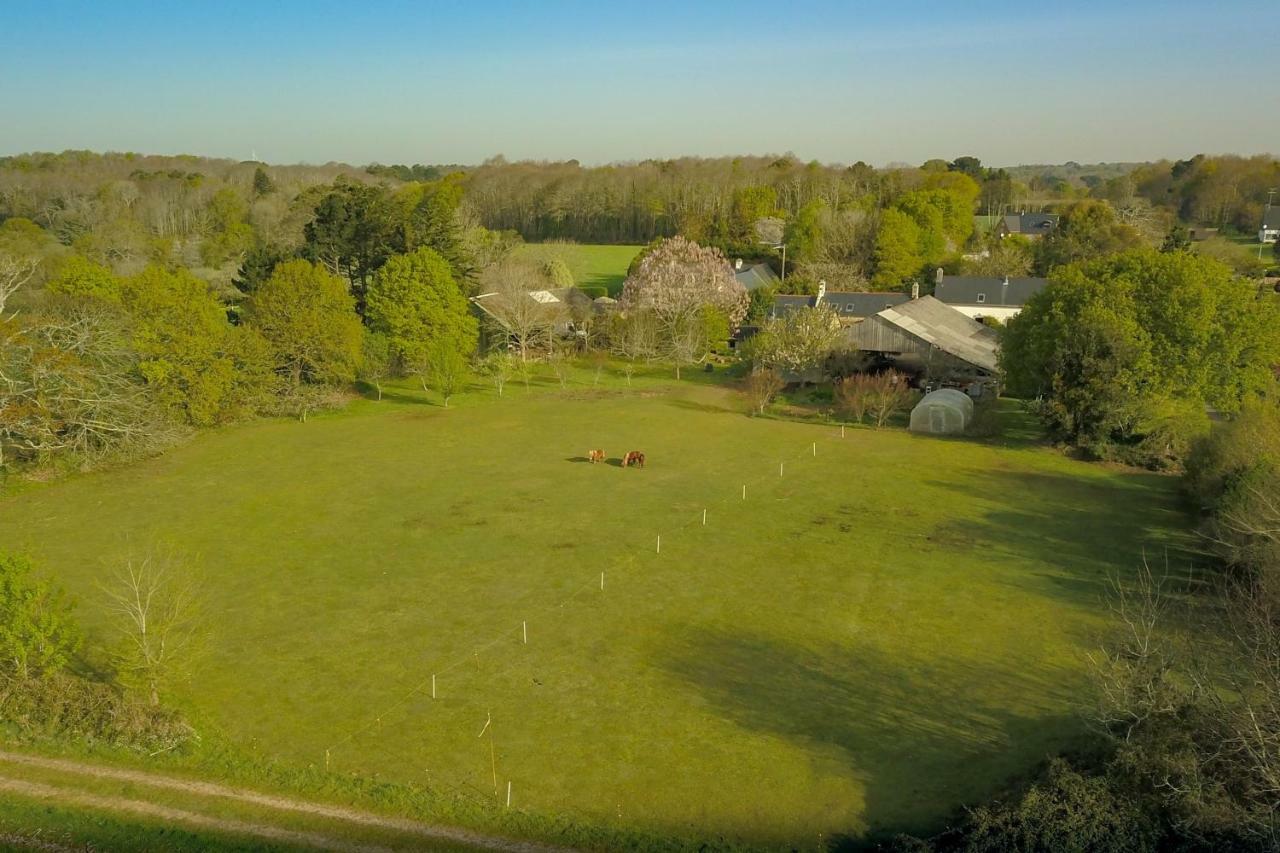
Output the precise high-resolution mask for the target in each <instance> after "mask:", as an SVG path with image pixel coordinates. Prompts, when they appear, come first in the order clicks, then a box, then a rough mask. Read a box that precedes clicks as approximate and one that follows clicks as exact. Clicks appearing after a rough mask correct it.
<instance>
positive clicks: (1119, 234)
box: [1036, 199, 1143, 275]
mask: <svg viewBox="0 0 1280 853" xmlns="http://www.w3.org/2000/svg"><path fill="white" fill-rule="evenodd" d="M1142 243H1143V240H1142V235H1141V234H1140V233H1139V232H1138V230H1137V229H1136V228H1134V227H1133V226H1132V225H1126V224H1125V223H1123V222H1121V221H1119V219H1117V218H1116V213H1115V210H1114V209H1113V208H1112V207H1111V205H1109V204H1107V203H1106V202H1105V201H1098V200H1096V199H1085V200H1084V201H1078V202H1075V203H1074V204H1072V205H1070V206H1069V207H1067V208H1066V210H1064V211H1063V212H1062V215H1061V217H1060V218H1059V220H1058V227H1057V228H1055V229H1054V230H1053V231H1051V232H1050V233H1049V234H1047V235H1045V236H1044V237H1042V238H1041V239H1040V240H1039V242H1038V243H1037V244H1036V272H1037V273H1038V274H1040V275H1047V274H1048V273H1050V272H1051V271H1052V270H1053V269H1054V268H1055V267H1060V266H1064V265H1066V264H1070V263H1074V262H1076V261H1089V260H1093V259H1094V258H1101V257H1104V256H1106V255H1114V254H1117V253H1119V252H1124V251H1128V250H1129V249H1136V248H1138V247H1140V246H1141V245H1142Z"/></svg>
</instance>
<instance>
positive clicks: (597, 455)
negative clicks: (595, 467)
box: [587, 450, 604, 464]
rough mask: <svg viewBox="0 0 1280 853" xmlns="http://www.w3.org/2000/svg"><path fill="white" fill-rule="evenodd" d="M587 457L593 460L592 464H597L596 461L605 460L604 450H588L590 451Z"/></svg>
mask: <svg viewBox="0 0 1280 853" xmlns="http://www.w3.org/2000/svg"><path fill="white" fill-rule="evenodd" d="M587 458H588V459H590V460H591V462H592V464H595V463H596V462H603V461H604V451H603V450H591V451H588V453H587Z"/></svg>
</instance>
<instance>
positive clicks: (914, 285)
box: [911, 270, 941, 299]
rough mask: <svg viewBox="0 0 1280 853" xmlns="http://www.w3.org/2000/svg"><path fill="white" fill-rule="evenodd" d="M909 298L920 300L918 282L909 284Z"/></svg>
mask: <svg viewBox="0 0 1280 853" xmlns="http://www.w3.org/2000/svg"><path fill="white" fill-rule="evenodd" d="M939 272H941V270H939ZM911 298H912V299H919V298H920V282H918V281H913V282H911Z"/></svg>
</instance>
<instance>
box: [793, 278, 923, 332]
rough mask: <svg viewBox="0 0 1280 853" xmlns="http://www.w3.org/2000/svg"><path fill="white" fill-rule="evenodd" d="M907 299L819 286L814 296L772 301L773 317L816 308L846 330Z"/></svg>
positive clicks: (895, 294) (889, 294)
mask: <svg viewBox="0 0 1280 853" xmlns="http://www.w3.org/2000/svg"><path fill="white" fill-rule="evenodd" d="M907 299H908V297H907V295H906V294H905V293H865V292H859V291H839V290H832V291H828V290H827V286H826V285H825V284H820V285H818V293H817V295H816V296H806V295H800V296H795V295H790V294H784V295H779V296H777V297H775V298H774V300H773V316H775V317H781V316H783V315H784V314H787V313H789V312H791V311H795V310H797V309H800V308H815V307H817V306H819V305H821V306H823V307H824V308H830V309H831V310H832V311H834V312H835V313H836V316H838V317H839V318H840V322H841V323H842V324H844V325H846V326H848V325H852V324H853V323H859V322H861V321H863V320H865V319H866V318H868V317H870V316H871V315H872V314H875V313H876V312H878V311H883V310H884V309H886V308H891V307H892V306H894V305H901V304H902V303H904V302H906V301H907Z"/></svg>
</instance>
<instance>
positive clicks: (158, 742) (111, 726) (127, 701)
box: [0, 673, 197, 753]
mask: <svg viewBox="0 0 1280 853" xmlns="http://www.w3.org/2000/svg"><path fill="white" fill-rule="evenodd" d="M0 720H3V722H4V724H5V725H6V726H7V727H9V728H10V729H11V730H13V731H15V732H16V733H18V734H20V735H21V736H23V737H57V738H63V739H73V740H78V741H83V742H88V743H104V744H110V745H112V746H118V747H124V748H126V749H135V750H139V751H143V752H148V753H153V752H157V751H167V750H172V749H178V748H181V747H183V746H186V745H187V744H190V743H192V742H193V741H195V740H196V739H197V735H196V732H195V730H194V729H192V728H191V726H190V725H188V724H187V723H186V722H185V721H183V719H182V718H181V717H180V716H179V715H178V714H176V713H174V712H173V711H167V710H162V709H160V708H153V707H149V706H148V705H146V704H145V703H143V702H141V701H138V700H136V699H133V698H130V697H128V696H126V695H125V694H123V693H121V692H120V691H119V690H117V689H116V688H114V687H112V686H110V685H107V684H102V683H100V682H94V681H88V680H86V679H83V678H77V677H75V676H72V675H68V674H65V673H57V674H55V675H53V676H50V677H47V678H10V679H5V680H2V681H0Z"/></svg>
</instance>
